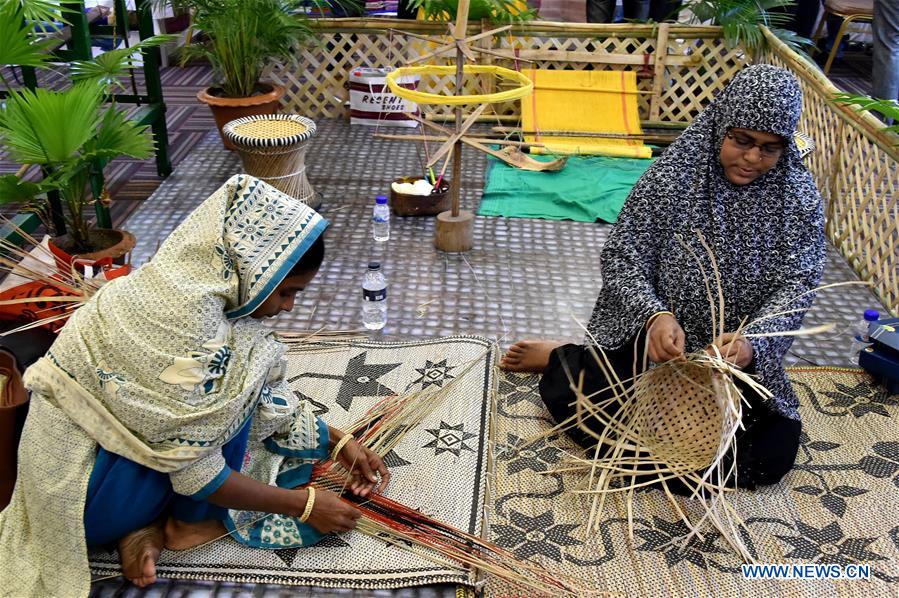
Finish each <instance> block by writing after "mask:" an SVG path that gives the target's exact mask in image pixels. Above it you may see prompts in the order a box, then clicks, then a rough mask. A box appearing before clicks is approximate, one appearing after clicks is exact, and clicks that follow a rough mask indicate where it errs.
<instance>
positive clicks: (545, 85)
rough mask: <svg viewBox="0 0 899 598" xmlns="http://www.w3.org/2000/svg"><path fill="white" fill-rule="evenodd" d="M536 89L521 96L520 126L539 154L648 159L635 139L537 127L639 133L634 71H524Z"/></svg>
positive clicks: (644, 148) (646, 149)
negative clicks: (550, 133)
mask: <svg viewBox="0 0 899 598" xmlns="http://www.w3.org/2000/svg"><path fill="white" fill-rule="evenodd" d="M522 72H523V73H524V74H525V75H527V76H528V78H530V80H531V81H532V82H533V83H534V91H533V92H532V93H531V94H530V95H528V96H525V97H524V98H522V100H521V127H522V130H524V131H534V132H535V133H536V134H535V135H525V141H527V142H528V143H537V144H541V145H543V147H535V148H532V149H531V152H533V153H542V154H590V155H601V156H616V157H623V158H650V157H652V149H651V148H650V147H649V146H647V145H644V144H643V142H642V141H640V140H639V139H611V138H603V137H564V136H562V137H560V136H555V135H553V136H541V135H540V131H577V132H579V133H580V132H587V133H613V134H630V135H635V134H641V133H642V132H643V129H642V127H641V126H640V115H639V113H638V111H637V95H638V91H637V75H636V73H634V72H633V71H550V70H542V69H526V70H524V71H522Z"/></svg>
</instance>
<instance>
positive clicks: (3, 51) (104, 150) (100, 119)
mask: <svg viewBox="0 0 899 598" xmlns="http://www.w3.org/2000/svg"><path fill="white" fill-rule="evenodd" d="M43 4H45V3H41V2H36V3H35V5H37V6H38V8H39V7H41V6H42V5H43ZM30 16H31V15H30V14H29V13H28V4H27V3H20V2H8V3H5V4H3V5H2V6H0V39H3V40H4V41H5V43H4V44H0V64H3V65H20V66H21V65H27V66H36V67H40V66H43V65H44V64H45V62H46V60H47V58H48V56H47V54H46V52H45V50H46V48H45V42H43V41H42V39H41V36H40V35H38V34H37V32H36V30H35V25H34V22H35V20H33V19H31V18H29V17H30ZM60 17H61V15H57V16H56V18H57V19H59V18H60ZM168 39H169V38H168V37H165V36H160V37H156V38H150V39H148V40H145V41H143V42H141V43H140V44H136V45H134V46H132V47H131V48H126V49H121V50H113V51H111V52H107V53H105V54H103V55H101V56H99V57H97V58H96V59H95V60H91V61H81V62H73V63H72V65H71V75H72V81H73V84H72V86H71V87H70V88H68V89H65V90H63V91H52V90H47V89H40V88H38V89H34V90H29V89H13V88H12V86H10V85H9V82H8V81H7V80H6V79H5V78H4V77H3V74H2V72H0V80H2V83H3V84H4V85H5V86H6V89H7V90H8V92H7V97H6V99H5V101H4V105H3V107H2V109H0V143H2V144H3V147H4V149H5V150H6V151H7V152H8V153H9V155H10V156H11V157H12V158H13V159H14V160H16V161H17V162H19V163H21V164H22V165H38V166H40V167H41V168H42V169H43V171H44V175H45V176H44V178H43V179H42V180H40V181H38V182H33V181H27V180H25V179H24V178H23V177H22V176H19V175H17V174H8V175H5V176H3V177H0V203H24V204H27V205H28V206H29V207H30V208H31V209H33V211H35V212H37V213H38V214H41V215H43V216H44V218H43V219H44V221H45V222H48V219H47V218H46V215H47V213H48V211H49V210H48V203H47V201H46V194H47V193H48V192H50V191H58V192H59V195H60V197H61V199H62V204H63V205H64V206H65V214H64V217H65V223H66V225H67V232H66V233H65V234H63V235H58V236H57V237H56V238H55V239H54V244H55V245H56V246H57V247H59V248H60V249H61V250H63V251H64V252H65V253H68V254H70V255H75V254H77V255H79V256H82V257H87V258H92V259H100V258H102V257H113V258H118V257H121V256H122V255H124V254H126V253H127V252H129V251H130V250H131V248H133V246H134V237H132V236H131V235H130V234H129V233H126V232H123V231H116V230H112V229H97V228H94V227H93V226H92V223H91V220H90V217H89V215H88V214H86V213H85V212H86V211H87V210H86V208H88V207H89V206H90V205H92V204H93V203H94V201H95V200H96V199H97V198H94V197H93V194H92V192H91V190H90V185H89V182H90V177H91V173H92V172H93V171H94V169H102V167H103V165H104V164H105V163H106V162H108V161H109V160H112V159H113V158H116V157H118V156H131V157H134V158H146V157H148V156H149V155H150V154H151V153H152V150H153V143H152V141H151V140H150V138H149V137H148V135H147V134H146V131H145V129H146V127H145V126H142V125H138V124H135V123H133V122H130V121H129V120H128V118H127V117H126V116H125V114H124V112H123V111H120V110H119V109H118V108H117V107H116V105H115V104H112V105H111V106H107V99H108V96H109V93H110V92H111V90H112V89H113V87H115V86H116V85H118V81H119V79H120V77H122V76H123V75H125V74H126V73H127V69H128V68H129V66H131V61H132V59H133V57H134V55H135V54H136V53H137V52H139V51H141V50H143V49H145V48H148V47H153V46H156V45H159V44H161V43H164V42H166V41H168ZM104 108H105V109H104ZM25 170H26V168H24V167H23V168H22V169H20V171H19V172H20V173H21V174H24V172H25ZM57 232H60V231H57ZM111 248H112V249H111ZM98 252H99V254H98Z"/></svg>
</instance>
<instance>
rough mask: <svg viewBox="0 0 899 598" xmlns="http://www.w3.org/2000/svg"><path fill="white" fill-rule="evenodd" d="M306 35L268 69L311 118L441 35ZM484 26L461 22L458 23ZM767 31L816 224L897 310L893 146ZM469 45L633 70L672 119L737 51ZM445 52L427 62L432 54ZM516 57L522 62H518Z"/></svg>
mask: <svg viewBox="0 0 899 598" xmlns="http://www.w3.org/2000/svg"><path fill="white" fill-rule="evenodd" d="M315 26H316V28H317V30H318V32H319V38H318V44H316V45H314V46H311V47H306V48H303V49H301V50H300V55H299V56H297V64H298V65H299V66H295V65H294V64H292V63H278V64H275V65H274V67H273V68H271V69H270V70H269V73H268V76H269V77H270V78H271V79H272V80H273V81H274V82H275V83H279V84H282V85H285V86H286V87H287V94H286V95H285V97H284V100H283V102H284V104H285V106H284V107H285V109H286V110H288V111H292V112H296V113H299V114H301V115H304V116H309V117H312V118H321V117H326V118H346V117H348V116H349V105H348V102H349V91H348V89H347V87H348V81H349V76H350V73H351V71H352V69H353V68H355V67H360V66H370V67H381V66H399V65H402V64H405V63H408V62H409V61H410V60H413V59H414V58H415V57H418V56H422V55H424V54H427V53H428V52H430V51H432V50H433V48H434V46H433V45H431V44H429V43H428V42H426V41H422V40H420V39H417V38H414V37H407V36H404V35H401V34H400V33H399V31H404V32H409V33H412V34H415V35H418V36H443V35H445V34H446V32H447V28H446V25H445V24H441V23H433V22H422V21H408V20H395V19H323V20H321V21H318V22H317V23H316V24H315ZM490 28H492V26H491V25H489V24H487V23H479V24H472V25H470V26H469V34H472V35H473V34H476V33H478V32H480V31H485V30H487V29H490ZM766 35H767V36H768V38H769V41H770V42H771V43H770V44H769V48H768V50H766V52H765V53H764V54H763V56H762V59H761V60H762V61H763V62H768V63H772V64H778V65H780V66H784V67H786V68H789V69H790V70H792V71H793V72H794V73H796V75H797V76H798V77H799V79H800V83H801V85H802V88H803V91H804V94H805V100H804V102H805V105H804V109H803V117H802V121H801V124H800V129H801V130H802V131H803V132H805V133H807V134H809V135H810V136H811V137H812V138H813V139H814V142H815V144H816V145H817V148H818V149H817V150H816V151H815V152H814V153H813V154H812V155H811V156H810V157H809V158H808V159H807V160H808V165H809V169H810V170H811V172H812V173H813V175H814V176H815V179H816V182H817V183H818V188H819V189H820V190H821V193H822V195H823V196H824V198H825V201H826V204H827V208H826V209H827V234H828V236H829V238H830V239H831V241H832V242H833V243H834V245H835V246H836V247H837V248H838V249H839V250H840V252H841V253H842V254H843V256H844V257H845V258H846V260H847V261H848V263H849V264H850V265H851V266H852V267H853V268H854V269H855V271H856V272H857V273H858V274H859V276H861V277H862V279H864V280H868V281H871V282H872V283H873V285H874V287H873V288H874V291H875V292H876V293H877V295H878V296H879V297H880V299H881V300H882V302H883V304H884V305H885V306H886V307H887V309H889V310H890V311H891V312H892V313H893V314H897V313H899V166H897V164H899V147H897V145H896V139H895V138H891V137H889V136H887V135H886V134H884V133H882V132H880V131H879V129H880V127H881V125H880V123H879V121H877V120H876V119H875V118H874V117H872V116H871V115H869V114H859V113H856V111H855V110H854V109H852V108H849V107H846V106H841V105H839V104H836V103H834V102H833V101H832V100H831V97H832V96H833V94H834V93H836V92H837V91H838V90H837V89H836V88H835V87H834V86H833V85H832V84H831V83H830V82H829V81H828V80H827V79H826V78H825V77H824V76H823V75H822V74H821V73H820V71H819V70H818V69H817V67H816V66H814V65H812V64H811V63H809V62H807V61H805V60H804V59H802V58H800V57H799V56H798V55H797V54H795V53H794V52H792V51H791V50H790V49H789V48H788V47H787V46H786V45H784V44H783V43H781V42H779V41H778V40H776V39H775V38H774V37H773V36H772V35H771V34H770V33H766ZM479 43H480V45H481V47H484V48H488V49H491V50H494V51H495V52H500V53H504V54H508V55H514V56H516V57H517V58H518V62H517V63H516V60H515V59H513V58H505V57H498V56H493V55H481V56H482V58H481V61H482V62H484V63H491V64H497V65H500V66H504V67H507V68H513V69H514V68H516V67H520V68H529V67H531V66H533V67H536V68H550V69H613V70H621V69H630V70H637V71H638V89H639V90H640V91H641V92H642V93H641V94H640V95H639V96H638V104H639V109H640V117H641V120H643V121H644V122H649V123H653V124H658V125H662V126H664V125H665V124H668V125H675V126H678V125H679V126H683V125H686V124H688V123H689V122H691V121H692V119H693V118H694V117H695V116H696V115H697V114H699V113H700V112H701V111H702V110H703V108H705V106H706V105H708V103H709V101H711V99H712V98H713V97H715V95H716V94H717V93H718V92H719V91H720V90H721V89H723V88H724V86H725V85H727V83H728V82H729V81H730V79H731V78H732V77H733V76H734V75H735V74H736V73H737V72H739V70H740V69H741V68H742V67H743V66H744V65H745V64H746V63H747V62H748V57H747V55H746V53H745V52H744V51H743V50H742V49H741V48H728V47H727V45H726V44H725V43H724V41H723V39H722V38H721V29H720V28H718V27H706V26H686V25H673V24H660V25H632V24H619V25H593V24H583V23H552V22H540V21H537V22H531V23H526V24H521V25H516V26H515V27H513V28H512V29H511V30H510V31H507V32H503V33H502V34H500V35H497V36H494V37H487V38H484V39H482V40H479ZM441 61H444V62H443V63H445V59H434V60H431V61H430V62H433V63H438V64H440V63H441ZM524 61H533V62H532V63H530V62H529V63H526V62H524ZM492 85H493V82H492V81H489V80H483V79H479V78H477V77H476V76H475V77H470V78H467V79H466V80H465V82H464V87H465V89H464V93H487V92H489V91H492V87H491V86H492ZM454 86H455V81H454V80H453V79H452V78H451V77H446V78H442V79H441V78H432V79H428V80H425V81H422V82H421V84H420V86H419V89H420V90H422V91H430V92H432V93H443V94H447V95H449V94H452V93H453V88H454ZM427 110H429V111H430V114H429V115H430V116H431V117H437V118H448V117H449V118H451V117H452V112H451V109H450V108H448V107H442V106H435V107H427ZM494 111H495V114H492V115H490V116H487V117H482V118H485V119H488V120H500V121H512V122H516V121H517V120H518V118H519V113H520V110H519V104H518V103H517V102H510V103H507V104H499V105H496V106H494Z"/></svg>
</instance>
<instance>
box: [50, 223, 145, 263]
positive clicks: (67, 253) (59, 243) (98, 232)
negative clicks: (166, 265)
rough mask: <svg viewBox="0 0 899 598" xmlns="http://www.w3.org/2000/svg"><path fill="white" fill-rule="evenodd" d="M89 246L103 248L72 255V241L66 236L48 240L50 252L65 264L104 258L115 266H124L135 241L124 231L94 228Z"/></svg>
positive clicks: (132, 236)
mask: <svg viewBox="0 0 899 598" xmlns="http://www.w3.org/2000/svg"><path fill="white" fill-rule="evenodd" d="M90 240H91V244H92V245H94V246H95V247H103V248H104V249H98V250H96V251H91V252H88V253H72V252H71V249H70V248H71V245H72V241H71V239H70V238H69V236H68V235H61V236H59V237H53V238H52V239H50V251H52V252H53V255H55V256H56V257H57V258H59V259H60V260H62V262H63V263H65V264H69V265H71V264H72V261H73V260H74V259H75V258H78V259H79V260H87V261H90V262H96V261H99V260H102V259H104V258H110V259H111V260H112V262H113V263H115V264H124V263H125V256H127V255H128V253H129V252H130V251H131V250H132V249H134V245H135V243H136V239H135V238H134V235H132V234H131V233H129V232H128V231H126V230H119V229H117V228H95V229H92V230H91V231H90Z"/></svg>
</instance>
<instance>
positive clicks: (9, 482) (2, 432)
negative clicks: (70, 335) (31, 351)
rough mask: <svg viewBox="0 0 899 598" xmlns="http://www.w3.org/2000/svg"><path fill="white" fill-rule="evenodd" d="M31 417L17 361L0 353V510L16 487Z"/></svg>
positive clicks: (4, 353) (6, 503)
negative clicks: (21, 446) (22, 441)
mask: <svg viewBox="0 0 899 598" xmlns="http://www.w3.org/2000/svg"><path fill="white" fill-rule="evenodd" d="M27 414H28V393H27V392H26V391H25V386H24V385H23V384H22V375H21V374H20V373H19V370H18V368H17V367H16V361H15V359H14V358H13V356H12V355H10V354H9V353H7V352H6V351H0V511H2V510H3V509H4V508H6V505H8V504H9V499H10V497H11V496H12V490H13V487H14V486H15V485H16V467H17V464H18V460H17V456H18V450H19V436H20V435H21V433H22V427H23V426H24V425H25V416H26V415H27Z"/></svg>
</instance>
